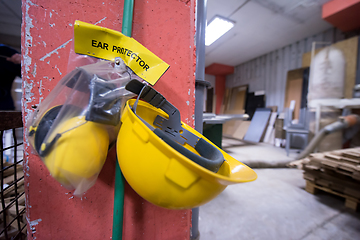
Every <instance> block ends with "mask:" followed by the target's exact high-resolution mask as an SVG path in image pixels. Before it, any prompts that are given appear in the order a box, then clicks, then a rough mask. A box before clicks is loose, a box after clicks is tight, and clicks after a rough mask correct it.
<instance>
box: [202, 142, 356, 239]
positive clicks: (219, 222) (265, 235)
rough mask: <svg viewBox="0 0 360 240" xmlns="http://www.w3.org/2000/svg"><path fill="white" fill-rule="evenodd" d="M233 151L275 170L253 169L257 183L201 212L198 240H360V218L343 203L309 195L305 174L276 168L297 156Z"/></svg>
mask: <svg viewBox="0 0 360 240" xmlns="http://www.w3.org/2000/svg"><path fill="white" fill-rule="evenodd" d="M225 144H226V141H225ZM223 147H224V142H223ZM225 148H226V147H225ZM235 148H236V147H234V146H233V147H232V148H231V149H232V152H233V153H235V155H236V154H238V156H242V157H245V155H246V156H250V158H251V159H252V160H254V161H253V163H254V162H255V160H256V161H257V162H260V163H261V165H266V164H265V163H266V162H270V163H271V164H269V166H270V167H271V165H273V166H272V168H256V169H254V170H255V171H256V172H257V174H258V179H257V180H256V181H254V182H250V183H244V184H237V185H232V186H229V187H227V188H226V189H225V191H224V192H222V193H221V194H220V195H219V196H218V197H217V198H216V199H214V200H213V201H211V202H209V203H207V204H205V205H204V206H201V207H200V219H199V230H200V240H241V239H245V240H249V239H252V240H272V239H274V240H283V239H284V240H288V239H296V240H297V239H299V240H300V239H304V240H320V239H321V240H331V239H334V240H335V239H336V240H337V239H342V240H347V239H349V240H350V239H351V240H353V239H360V213H359V212H354V211H352V210H350V209H347V208H345V206H344V203H345V200H344V199H343V198H340V197H337V196H334V195H331V194H328V193H324V192H320V193H318V194H316V195H312V194H310V193H308V192H306V191H305V180H304V179H303V177H302V172H303V171H302V170H299V169H291V168H273V167H274V166H276V165H277V166H280V165H285V164H286V162H287V161H288V160H291V159H294V158H295V156H296V153H292V154H293V156H292V157H291V155H290V158H288V157H287V156H286V153H285V150H284V149H272V146H265V147H264V146H263V145H262V144H259V145H250V146H239V147H238V148H239V149H237V150H235ZM240 149H241V151H240ZM282 150H283V151H282ZM239 154H240V155H239ZM233 156H234V155H233ZM234 157H236V156H234ZM276 158H278V159H281V161H276ZM251 159H250V160H251ZM269 159H270V160H269ZM239 160H241V159H239ZM242 161H243V160H242Z"/></svg>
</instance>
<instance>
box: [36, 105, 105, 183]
mask: <svg viewBox="0 0 360 240" xmlns="http://www.w3.org/2000/svg"><path fill="white" fill-rule="evenodd" d="M62 107H65V108H66V109H64V111H69V112H72V113H74V115H77V114H80V112H81V108H79V107H77V106H74V105H66V106H63V105H59V106H56V107H53V108H51V109H50V110H48V111H47V112H46V113H45V114H44V116H43V117H42V118H41V120H40V122H39V124H38V126H37V128H36V131H35V132H34V133H33V134H34V145H35V146H34V148H35V150H36V151H37V152H38V153H39V154H40V155H41V156H42V158H43V161H44V163H45V165H46V167H47V168H48V170H49V172H50V174H51V175H52V176H53V177H54V178H55V179H56V180H57V181H59V182H60V183H61V184H63V185H64V186H71V185H73V183H79V182H81V181H82V180H83V179H85V180H86V179H89V178H93V177H94V176H96V175H97V174H98V173H99V172H100V169H101V168H102V166H103V164H104V163H105V160H106V156H107V152H108V147H109V136H108V132H107V129H106V127H105V126H106V125H104V124H100V123H95V122H91V121H86V120H85V116H76V117H72V118H70V119H67V120H64V121H62V122H59V123H58V125H57V126H56V127H55V129H51V128H52V126H53V123H54V121H55V119H56V117H57V116H58V114H59V112H60V110H61V109H62ZM50 129H51V131H52V132H53V133H52V134H51V135H50V136H49V137H48V139H54V138H57V139H56V140H55V141H54V144H50V143H44V140H45V138H46V136H47V135H48V132H49V130H50ZM55 135H56V136H55ZM45 150H46V151H45Z"/></svg>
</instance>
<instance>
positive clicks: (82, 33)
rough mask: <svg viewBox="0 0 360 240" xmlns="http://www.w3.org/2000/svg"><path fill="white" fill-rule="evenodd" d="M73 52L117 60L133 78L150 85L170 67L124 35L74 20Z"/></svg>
mask: <svg viewBox="0 0 360 240" xmlns="http://www.w3.org/2000/svg"><path fill="white" fill-rule="evenodd" d="M74 45H75V52H76V53H79V54H85V55H89V56H93V57H97V58H102V59H106V60H110V61H114V60H115V57H121V59H123V60H124V62H125V64H126V65H127V66H128V67H130V68H131V70H133V71H134V72H135V74H136V75H138V76H139V77H141V78H142V79H144V80H145V81H147V82H148V83H150V84H151V85H154V84H155V83H156V82H157V80H159V78H160V77H161V76H162V75H163V74H164V73H165V72H166V70H167V69H168V68H169V67H170V66H169V64H167V63H166V62H164V61H163V60H161V59H160V58H159V57H158V56H156V55H155V54H153V53H152V52H150V51H149V50H148V49H147V48H145V47H144V46H143V45H141V44H140V43H139V42H137V41H136V40H135V39H133V38H130V37H127V36H125V35H124V34H122V33H120V32H117V31H114V30H111V29H108V28H104V27H100V26H96V25H92V24H89V23H85V22H81V21H78V20H76V21H75V25H74Z"/></svg>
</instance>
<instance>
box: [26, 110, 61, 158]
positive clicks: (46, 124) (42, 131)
mask: <svg viewBox="0 0 360 240" xmlns="http://www.w3.org/2000/svg"><path fill="white" fill-rule="evenodd" d="M61 107H62V105H59V106H56V107H53V108H51V109H50V110H49V111H47V113H45V114H44V116H43V117H42V118H41V120H40V122H39V124H38V126H37V128H36V131H35V132H30V135H32V134H35V136H34V144H35V150H36V151H37V152H38V153H39V152H40V148H41V144H42V142H43V141H44V139H45V137H46V135H47V133H48V132H49V129H50V128H51V126H52V125H53V123H54V120H55V118H56V117H57V115H58V114H59V112H60V109H61Z"/></svg>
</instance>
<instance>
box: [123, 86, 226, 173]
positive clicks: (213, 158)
mask: <svg viewBox="0 0 360 240" xmlns="http://www.w3.org/2000/svg"><path fill="white" fill-rule="evenodd" d="M126 90H128V91H131V92H133V93H135V94H137V95H138V98H137V100H136V102H135V103H134V105H133V107H132V110H133V111H134V113H135V115H136V116H137V117H139V119H140V120H141V121H142V122H144V123H145V125H147V126H148V127H149V128H150V129H151V130H152V131H153V132H154V133H155V134H156V135H157V136H158V137H159V138H161V139H162V140H163V141H164V142H165V143H167V144H168V145H169V146H170V147H172V148H173V149H175V150H176V151H178V152H179V153H181V154H182V155H183V156H185V157H187V158H189V159H190V160H191V161H193V162H195V163H197V164H199V165H200V166H202V167H204V168H206V169H208V170H210V171H212V172H217V171H218V170H219V168H220V166H221V165H222V163H223V162H224V156H223V155H222V153H221V152H220V151H219V150H218V149H217V148H216V147H215V146H214V145H212V144H210V143H209V142H207V141H206V140H204V139H203V138H199V137H197V136H196V135H194V134H192V133H190V132H189V131H187V130H186V129H184V128H182V127H181V121H180V113H179V111H178V110H177V109H176V108H175V107H174V106H173V105H172V104H171V103H169V102H168V101H167V100H166V99H165V98H164V97H163V96H162V95H161V94H160V93H159V92H157V91H156V90H155V89H153V88H152V87H150V86H146V85H145V84H143V83H141V82H139V81H137V80H131V81H130V82H129V83H128V84H127V85H126ZM139 98H140V99H143V100H145V101H147V102H148V103H150V104H151V105H153V106H154V107H157V108H160V109H162V110H163V111H165V112H166V113H168V115H169V118H168V119H164V118H162V117H160V116H157V117H156V119H155V121H154V125H155V126H159V125H160V126H161V127H163V128H162V129H160V128H154V127H152V126H151V125H150V124H148V123H147V122H146V121H144V120H143V119H142V118H141V117H140V116H139V115H137V114H136V107H137V102H138V100H139ZM160 118H161V119H160ZM159 119H160V121H159ZM179 140H180V141H186V140H187V141H186V142H187V143H189V142H190V143H189V144H190V145H192V146H193V147H194V148H195V150H196V151H197V152H198V153H199V154H200V156H199V155H197V154H195V153H193V152H191V151H190V150H188V149H186V148H185V147H183V146H182V145H181V144H180V143H181V142H180V141H179ZM188 141H189V142H188ZM179 142H180V143H179Z"/></svg>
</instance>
